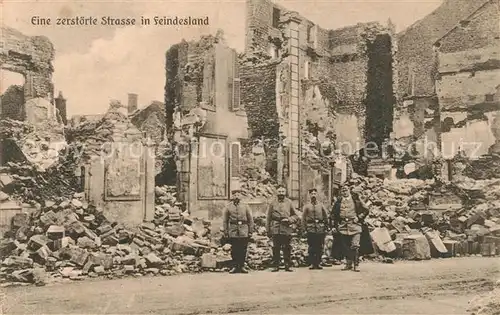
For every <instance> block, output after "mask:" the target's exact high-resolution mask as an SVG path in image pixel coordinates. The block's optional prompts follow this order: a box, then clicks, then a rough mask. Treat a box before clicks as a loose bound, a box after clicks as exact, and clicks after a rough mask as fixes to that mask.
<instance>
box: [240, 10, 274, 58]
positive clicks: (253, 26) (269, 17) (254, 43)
mask: <svg viewBox="0 0 500 315" xmlns="http://www.w3.org/2000/svg"><path fill="white" fill-rule="evenodd" d="M246 8H247V19H246V23H247V25H246V31H247V34H246V42H245V51H247V52H248V51H253V50H260V51H267V50H268V46H269V41H268V36H269V35H270V33H271V31H272V24H273V4H272V3H271V2H270V1H269V0H247V1H246Z"/></svg>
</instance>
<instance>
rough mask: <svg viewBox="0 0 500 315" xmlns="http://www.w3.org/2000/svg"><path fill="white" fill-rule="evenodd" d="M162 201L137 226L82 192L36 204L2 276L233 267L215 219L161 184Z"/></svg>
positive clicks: (265, 246) (18, 225)
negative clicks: (185, 208) (198, 214)
mask: <svg viewBox="0 0 500 315" xmlns="http://www.w3.org/2000/svg"><path fill="white" fill-rule="evenodd" d="M3 197H8V196H7V195H6V194H3ZM156 202H157V206H156V211H155V219H154V220H153V222H148V223H143V224H141V225H140V226H139V227H135V228H130V227H126V226H123V225H121V224H117V223H116V222H112V221H111V220H109V219H108V218H106V215H105V214H103V213H102V211H100V210H99V209H97V208H95V207H94V206H92V205H89V204H88V203H87V202H86V201H85V200H84V195H83V194H82V193H75V194H74V195H73V198H72V199H65V200H63V201H58V202H54V201H46V202H44V204H43V205H40V204H36V208H35V209H34V211H33V212H32V213H30V214H28V213H18V214H16V215H15V216H14V218H13V220H12V223H11V230H10V231H9V232H8V233H7V235H6V236H7V238H6V239H3V240H2V242H1V245H0V255H1V257H2V267H1V270H0V278H1V279H2V281H4V282H7V283H35V284H38V285H43V284H45V283H47V281H57V279H61V280H63V279H70V280H80V279H83V278H86V277H108V278H115V277H122V276H127V275H132V276H142V275H174V274H179V273H187V272H189V273H193V272H201V271H203V270H213V271H216V270H218V271H223V270H227V269H228V268H229V267H230V262H231V257H230V249H231V246H230V245H229V244H223V243H221V240H222V239H221V236H220V233H219V234H218V233H214V234H212V233H211V229H210V228H211V225H210V222H208V221H205V220H201V219H195V218H191V217H190V216H189V215H188V214H187V213H186V212H182V211H181V209H180V206H181V205H180V203H178V202H177V201H176V197H175V189H174V188H173V187H156ZM256 222H257V224H258V231H259V234H260V235H259V236H258V237H256V238H255V239H254V240H253V242H252V243H251V245H250V246H249V267H250V268H253V269H263V268H265V267H266V266H267V265H268V263H269V262H270V260H271V259H270V258H271V257H270V244H269V240H268V238H267V237H266V236H263V235H265V228H264V226H263V225H264V222H265V220H263V218H256ZM222 241H223V240H222ZM305 249H306V248H305V244H302V245H301V246H295V251H294V254H293V256H294V262H295V265H296V266H299V265H304V264H305V252H306V250H305Z"/></svg>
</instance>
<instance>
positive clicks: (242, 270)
mask: <svg viewBox="0 0 500 315" xmlns="http://www.w3.org/2000/svg"><path fill="white" fill-rule="evenodd" d="M240 273H248V270H246V269H245V263H243V264H241V267H240Z"/></svg>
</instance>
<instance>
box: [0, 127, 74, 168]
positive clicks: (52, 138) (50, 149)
mask: <svg viewBox="0 0 500 315" xmlns="http://www.w3.org/2000/svg"><path fill="white" fill-rule="evenodd" d="M0 138H1V139H5V140H6V143H5V145H7V146H9V147H10V148H9V152H11V153H10V154H12V152H16V153H14V154H16V156H15V158H16V159H22V160H26V161H28V162H30V163H31V164H33V165H35V166H36V167H37V168H38V169H40V170H45V169H47V168H49V167H51V166H53V165H54V164H55V163H57V162H58V161H59V157H60V155H59V151H60V150H62V149H64V148H65V147H66V146H67V143H66V139H65V136H64V126H63V125H62V124H60V123H58V122H57V121H47V122H45V123H43V124H36V125H35V124H31V123H29V122H23V121H18V120H13V119H1V120H0Z"/></svg>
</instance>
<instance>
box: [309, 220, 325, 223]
mask: <svg viewBox="0 0 500 315" xmlns="http://www.w3.org/2000/svg"><path fill="white" fill-rule="evenodd" d="M321 221H322V220H307V223H320V222H321Z"/></svg>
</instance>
